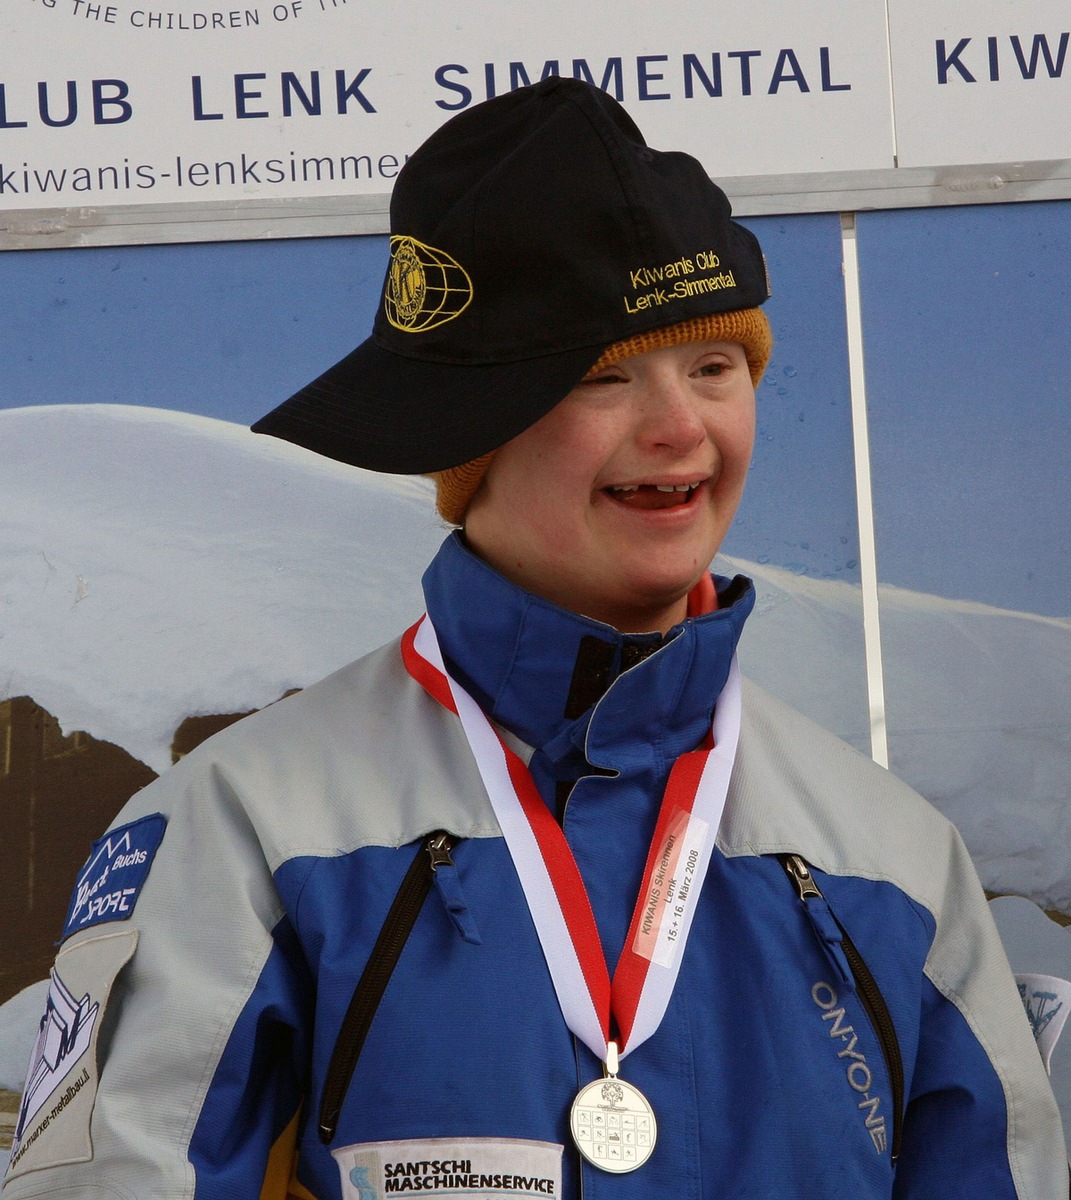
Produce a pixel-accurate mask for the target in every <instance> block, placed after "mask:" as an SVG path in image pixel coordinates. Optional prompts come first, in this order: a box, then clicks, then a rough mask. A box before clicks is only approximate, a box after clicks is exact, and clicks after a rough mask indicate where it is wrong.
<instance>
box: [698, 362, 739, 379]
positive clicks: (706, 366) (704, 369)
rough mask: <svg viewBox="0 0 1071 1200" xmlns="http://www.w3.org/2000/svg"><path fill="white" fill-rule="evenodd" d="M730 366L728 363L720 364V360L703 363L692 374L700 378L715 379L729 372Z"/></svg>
mask: <svg viewBox="0 0 1071 1200" xmlns="http://www.w3.org/2000/svg"><path fill="white" fill-rule="evenodd" d="M730 366H731V364H730V363H727V362H722V361H721V360H718V361H716V362H708V363H703V365H702V366H701V367H699V368H697V369H696V371H695V372H694V374H695V375H697V376H699V377H701V378H703V377H708V378H709V377H713V378H715V379H716V378H717V377H718V376H719V375H724V374H725V372H726V371H728V370H729V368H730Z"/></svg>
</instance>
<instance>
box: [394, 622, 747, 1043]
mask: <svg viewBox="0 0 1071 1200" xmlns="http://www.w3.org/2000/svg"><path fill="white" fill-rule="evenodd" d="M402 656H403V659H404V661H405V665H406V668H407V670H408V671H409V673H410V674H411V675H412V676H413V678H414V679H416V680H417V682H418V683H420V684H421V685H422V686H423V687H424V688H425V689H426V690H427V691H428V693H429V694H430V695H431V696H432V697H434V698H435V699H436V700H438V701H439V703H440V704H442V705H443V706H444V707H446V708H447V709H449V710H450V711H451V712H455V713H456V714H457V715H458V717H459V718H460V720H461V725H462V728H463V730H464V732H465V736H466V738H467V739H468V743H469V746H470V748H471V749H472V753H473V756H474V758H475V760H476V764H477V767H478V768H479V771H480V776H481V778H482V779H483V782H484V786H485V787H486V789H487V794H488V796H489V797H490V800H491V806H492V808H493V809H494V813H495V816H496V818H497V819H498V823H499V826H500V828H501V830H502V835H503V837H504V838H505V841H506V846H507V847H508V849H509V852H510V856H511V857H512V859H513V863H514V866H515V867H516V870H517V874H518V876H519V878H520V881H521V887H522V888H523V890H524V895H525V899H526V901H527V903H528V908H529V911H530V912H531V914H532V920H533V922H534V923H535V927H536V931H537V933H538V935H539V941H540V945H541V946H542V948H543V955H544V957H545V958H546V961H547V966H548V968H549V970H550V974H551V978H552V980H553V982H554V988H555V991H556V992H557V996H558V1002H559V1004H560V1005H561V1009H562V1014H563V1016H564V1017H565V1021H566V1024H567V1025H568V1026H569V1028H570V1029H571V1030H572V1031H573V1033H575V1034H576V1036H577V1037H578V1038H580V1040H581V1041H582V1042H583V1043H584V1044H585V1045H586V1046H587V1047H588V1048H589V1049H590V1050H591V1051H592V1053H593V1054H595V1055H597V1056H598V1057H599V1058H600V1059H602V1060H604V1061H605V1058H606V1051H607V1043H608V1042H609V1041H610V1038H611V1033H612V1032H613V1030H612V1025H613V1024H616V1027H617V1031H618V1034H619V1036H618V1037H617V1039H616V1040H618V1041H619V1043H620V1057H621V1058H624V1057H625V1055H626V1054H628V1053H629V1052H630V1051H632V1050H635V1049H636V1047H637V1046H639V1045H641V1044H642V1043H643V1042H645V1041H646V1040H647V1038H649V1037H650V1036H651V1035H652V1034H653V1033H654V1032H655V1030H656V1029H657V1028H658V1026H659V1025H660V1024H661V1021H662V1018H663V1016H664V1015H665V1011H666V1007H667V1005H668V1004H669V1000H670V997H671V996H672V994H673V988H674V986H675V985H676V982H677V975H678V972H679V971H680V965H681V959H682V957H683V953H684V946H685V944H686V942H687V940H688V934H689V932H690V930H691V925H692V918H693V916H694V914H695V910H696V901H697V899H698V896H699V892H700V891H701V889H702V886H703V880H704V878H705V877H706V873H707V867H708V865H709V863H710V855H711V853H712V851H713V848H714V839H715V836H716V834H717V829H718V825H719V824H720V822H721V816H722V812H723V811H724V808H725V799H726V795H727V793H728V788H729V777H730V775H731V774H732V768H733V761H734V759H735V757H736V746H737V742H738V740H739V736H740V673H739V668H738V666H737V662H736V658H735V656H734V658H733V662H732V665H731V667H730V670H729V678H728V680H727V682H726V684H725V688H724V689H723V691H722V694H721V696H720V697H719V699H718V704H717V709H716V711H715V714H714V721H713V725H712V728H711V732H710V736H709V737H708V738H707V739H706V741H705V744H704V745H703V746H702V747H700V748H699V749H697V750H693V751H691V752H689V753H687V754H682V755H681V756H680V758H678V759H677V761H676V763H674V765H673V769H672V771H671V772H670V777H669V781H668V783H667V784H666V791H665V794H664V796H663V798H662V806H661V808H660V810H659V815H658V821H657V824H656V826H655V832H654V836H653V838H652V840H651V847H650V850H649V852H648V855H647V864H646V867H645V870H644V875H643V882H642V884H641V886H640V891H639V895H638V897H637V899H636V905H635V909H634V911H633V916H632V924H631V927H630V929H629V933H628V937H627V938H626V940H625V948H624V950H623V951H622V954H621V958H620V960H619V962H618V965H617V969H616V970H615V972H614V978H613V982H612V983H611V980H610V975H609V971H608V969H607V965H606V957H605V955H604V953H603V949H602V943H601V941H600V939H599V932H598V929H597V928H596V925H595V916H594V914H593V912H592V910H591V903H590V901H589V900H588V894H587V889H586V888H585V887H584V882H583V879H582V878H581V876H580V871H579V869H578V868H577V865H576V860H575V859H574V858H573V853H572V850H571V849H570V848H569V844H568V842H567V841H566V840H565V835H564V834H563V832H562V830H561V828H560V827H559V825H558V823H557V821H555V819H554V817H553V815H552V814H551V812H550V809H549V808H548V807H547V805H546V804H545V803H544V801H543V799H542V797H541V796H540V795H539V791H538V789H537V788H536V786H535V783H534V781H533V779H532V776H531V773H530V772H529V770H528V768H527V766H525V764H524V763H523V762H522V761H521V759H520V758H519V757H518V756H517V754H516V753H514V751H512V750H511V749H510V748H509V747H508V746H507V745H506V743H505V742H504V741H503V739H502V737H501V735H500V734H499V733H498V731H497V730H496V729H495V727H494V725H492V723H491V722H490V721H489V720H488V718H487V717H486V715H485V714H484V713H483V712H482V710H481V709H480V707H479V705H477V704H476V702H475V701H474V700H473V699H472V697H471V696H470V695H469V694H468V693H467V692H466V691H465V689H464V688H463V687H462V686H461V685H460V684H459V683H458V682H457V681H456V680H454V679H452V678H450V676H449V675H448V674H447V672H446V668H445V666H444V664H443V659H442V654H441V652H440V650H439V642H438V638H437V637H436V635H435V630H434V627H433V626H432V623H431V619H430V618H429V617H427V616H425V617H423V618H421V620H420V621H418V622H417V624H416V625H414V626H413V627H412V628H411V629H410V630H408V631H407V633H406V634H405V636H404V638H403V640H402Z"/></svg>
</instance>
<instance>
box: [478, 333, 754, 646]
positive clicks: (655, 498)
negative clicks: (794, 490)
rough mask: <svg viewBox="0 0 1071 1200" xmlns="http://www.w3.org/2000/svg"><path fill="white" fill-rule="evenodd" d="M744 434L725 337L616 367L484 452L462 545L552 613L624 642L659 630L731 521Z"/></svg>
mask: <svg viewBox="0 0 1071 1200" xmlns="http://www.w3.org/2000/svg"><path fill="white" fill-rule="evenodd" d="M754 432H755V389H754V387H753V385H752V382H751V376H750V374H749V372H748V366H747V361H746V359H745V357H744V350H743V347H741V346H740V345H738V344H736V343H735V342H685V343H682V344H681V345H678V346H669V347H665V348H662V349H657V350H650V351H648V352H647V353H645V354H638V355H635V356H633V357H630V358H625V359H622V360H621V361H620V362H619V363H615V364H611V365H610V366H608V367H606V368H605V369H603V370H601V371H599V372H598V373H597V374H595V375H594V376H592V377H589V378H588V379H586V380H585V381H584V382H583V383H581V384H580V385H579V386H577V387H576V388H574V389H573V391H571V392H570V393H569V395H568V396H566V397H565V399H564V400H562V401H561V402H560V403H559V404H557V405H556V406H555V407H554V408H553V409H551V411H550V412H549V413H547V415H546V416H544V417H543V418H542V419H541V420H539V421H537V422H536V423H535V424H534V425H532V426H531V427H530V428H528V429H526V430H525V431H524V432H523V433H522V434H520V435H518V436H517V437H515V438H514V439H513V440H512V441H510V442H507V443H506V445H504V446H503V447H502V448H501V449H500V450H498V451H497V452H496V454H495V456H494V458H493V459H492V460H491V465H490V467H489V468H488V470H487V474H486V475H485V476H484V479H483V482H482V484H481V485H480V488H479V490H478V491H477V493H476V495H475V496H474V497H473V500H472V503H471V504H470V505H469V509H468V514H467V516H466V519H465V537H466V540H467V542H468V544H469V546H470V547H471V548H472V549H473V550H474V551H475V552H476V553H477V554H478V555H480V557H481V558H483V559H485V560H486V561H487V562H489V563H490V564H491V565H492V566H493V567H495V568H496V569H497V570H498V571H500V572H501V573H502V574H503V575H505V576H506V577H507V578H508V579H511V580H512V581H513V582H514V583H517V584H519V585H520V586H521V587H524V588H526V589H527V590H528V591H531V592H534V593H535V594H536V595H539V596H543V597H544V598H546V599H548V600H551V601H553V602H554V603H555V604H559V605H561V606H562V607H564V608H568V609H571V610H572V611H574V612H579V613H582V614H584V615H585V616H588V617H593V618H594V619H596V620H599V621H603V622H605V623H606V624H609V625H613V626H614V627H615V628H617V629H619V630H621V631H622V632H625V633H640V632H648V631H652V630H659V631H661V632H663V633H664V632H665V631H666V630H668V629H669V628H670V627H671V626H672V625H674V624H676V622H677V621H680V620H681V619H683V617H684V615H685V610H686V605H687V595H688V592H689V591H690V590H691V589H692V587H693V586H694V585H695V584H696V582H697V581H698V580H699V578H700V577H701V576H702V574H703V572H704V571H706V570H707V568H708V567H709V565H710V561H711V559H713V557H714V555H715V553H716V552H717V550H718V547H719V546H720V545H721V542H722V539H723V538H724V536H725V533H726V530H727V529H728V528H729V523H730V522H731V521H732V519H733V516H734V514H735V513H736V508H737V505H738V504H739V502H740V496H741V494H742V492H743V490H744V481H745V479H746V478H747V470H748V465H749V463H750V460H751V447H752V442H753V439H754Z"/></svg>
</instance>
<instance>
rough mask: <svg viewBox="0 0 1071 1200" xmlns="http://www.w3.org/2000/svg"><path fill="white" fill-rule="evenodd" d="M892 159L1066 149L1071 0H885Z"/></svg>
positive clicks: (1042, 156) (940, 159) (904, 163)
mask: <svg viewBox="0 0 1071 1200" xmlns="http://www.w3.org/2000/svg"><path fill="white" fill-rule="evenodd" d="M889 34H890V41H891V47H892V78H893V96H894V100H895V110H896V137H897V153H898V164H899V166H901V167H929V166H944V165H956V164H969V163H1005V162H1023V161H1044V160H1049V159H1066V158H1068V157H1069V156H1071V123H1069V119H1068V112H1069V111H1071V47H1069V43H1071V8H1069V7H1068V4H1067V0H1029V2H1028V3H1016V2H1015V0H956V2H949V0H944V2H942V3H941V4H935V3H933V0H889Z"/></svg>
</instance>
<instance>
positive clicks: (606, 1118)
mask: <svg viewBox="0 0 1071 1200" xmlns="http://www.w3.org/2000/svg"><path fill="white" fill-rule="evenodd" d="M610 1046H611V1047H612V1050H611V1051H610V1052H609V1053H608V1055H607V1067H606V1075H605V1076H604V1077H603V1078H602V1079H596V1080H594V1081H593V1082H592V1083H589V1084H588V1085H587V1086H586V1087H583V1088H581V1089H580V1092H579V1093H578V1094H577V1097H576V1099H575V1100H574V1101H573V1107H572V1109H571V1110H570V1112H569V1127H570V1129H571V1130H572V1134H573V1141H574V1142H576V1145H577V1148H578V1149H579V1150H580V1153H581V1154H582V1155H583V1156H584V1157H585V1158H586V1159H587V1160H588V1162H590V1163H592V1164H594V1165H595V1166H596V1167H599V1168H600V1169H601V1170H603V1171H612V1172H614V1174H618V1175H620V1174H624V1172H626V1171H635V1170H636V1168H637V1167H642V1166H643V1164H644V1163H645V1162H646V1161H647V1160H648V1159H649V1158H650V1157H651V1152H652V1151H653V1150H654V1145H655V1139H656V1138H657V1137H658V1124H657V1122H656V1121H655V1115H654V1111H653V1110H652V1108H651V1106H650V1104H649V1103H648V1102H647V1097H646V1096H645V1095H644V1094H643V1092H641V1091H640V1089H639V1088H637V1087H633V1086H632V1084H631V1083H626V1082H625V1080H623V1079H619V1078H618V1077H617V1047H616V1046H615V1045H614V1043H613V1042H611V1043H610ZM611 1068H612V1069H611Z"/></svg>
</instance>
